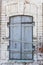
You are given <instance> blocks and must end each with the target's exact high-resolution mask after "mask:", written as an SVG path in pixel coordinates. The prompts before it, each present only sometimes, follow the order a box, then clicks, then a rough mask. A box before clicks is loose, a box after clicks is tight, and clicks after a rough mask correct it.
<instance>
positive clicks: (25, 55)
mask: <svg viewBox="0 0 43 65" xmlns="http://www.w3.org/2000/svg"><path fill="white" fill-rule="evenodd" d="M22 41H24V42H23V43H22V59H32V26H31V27H30V26H29V24H22Z"/></svg>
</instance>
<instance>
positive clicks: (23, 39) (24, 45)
mask: <svg viewBox="0 0 43 65" xmlns="http://www.w3.org/2000/svg"><path fill="white" fill-rule="evenodd" d="M22 22H23V23H22ZM25 22H31V20H30V18H26V17H21V16H19V17H13V18H11V21H10V58H11V59H14V60H15V59H21V60H22V59H24V60H25V59H27V60H28V59H32V29H33V28H32V24H27V23H25Z"/></svg>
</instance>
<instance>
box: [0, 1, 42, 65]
mask: <svg viewBox="0 0 43 65" xmlns="http://www.w3.org/2000/svg"><path fill="white" fill-rule="evenodd" d="M1 12H2V13H1V48H0V50H1V55H0V64H1V63H5V62H9V63H10V62H12V61H9V51H8V50H7V46H8V45H9V41H8V40H5V39H3V38H6V37H9V28H8V27H7V22H9V17H10V16H15V15H31V16H33V21H34V22H35V26H34V34H33V35H34V37H37V24H38V40H39V37H40V36H42V32H41V31H42V27H41V26H42V23H40V22H42V17H41V15H42V11H41V5H40V6H37V4H36V5H35V4H33V3H32V2H31V1H30V2H29V0H2V9H1ZM37 22H38V23H37ZM13 63H14V62H13ZM15 65H18V64H17V63H16V64H15ZM20 65H21V63H20Z"/></svg>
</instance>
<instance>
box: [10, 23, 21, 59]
mask: <svg viewBox="0 0 43 65" xmlns="http://www.w3.org/2000/svg"><path fill="white" fill-rule="evenodd" d="M10 30H11V32H10V38H11V42H10V49H11V51H12V52H11V54H12V57H13V58H15V59H16V58H17V59H20V51H21V50H20V45H21V43H20V42H19V41H20V40H21V24H15V25H13V26H12V27H11V28H10Z"/></svg>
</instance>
